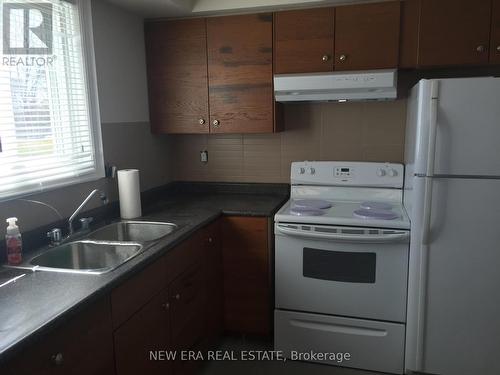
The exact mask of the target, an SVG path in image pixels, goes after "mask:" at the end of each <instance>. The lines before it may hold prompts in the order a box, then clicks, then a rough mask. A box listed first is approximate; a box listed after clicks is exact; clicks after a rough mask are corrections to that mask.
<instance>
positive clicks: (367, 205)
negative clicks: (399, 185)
mask: <svg viewBox="0 0 500 375" xmlns="http://www.w3.org/2000/svg"><path fill="white" fill-rule="evenodd" d="M360 208H361V209H364V210H392V204H390V203H385V202H363V203H361V206H360Z"/></svg>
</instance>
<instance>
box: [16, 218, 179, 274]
mask: <svg viewBox="0 0 500 375" xmlns="http://www.w3.org/2000/svg"><path fill="white" fill-rule="evenodd" d="M176 229H177V225H176V224H172V223H163V222H150V221H119V222H116V223H112V224H109V225H106V226H104V227H102V228H100V229H97V230H96V231H94V232H91V233H89V234H88V235H87V236H85V237H83V238H82V239H80V240H78V241H72V242H68V243H64V244H62V245H59V246H56V247H53V248H49V249H47V250H45V251H43V252H42V253H40V254H39V255H37V256H35V257H34V258H32V259H31V260H29V262H28V264H26V265H23V266H21V267H20V268H29V269H32V270H35V271H52V272H70V273H85V274H102V273H106V272H110V271H112V270H114V269H116V268H117V267H119V266H120V265H122V264H123V263H125V262H127V261H129V260H130V259H132V258H134V257H135V256H137V255H139V254H140V253H141V252H143V251H144V250H145V249H147V248H148V247H150V246H151V245H153V244H154V243H155V242H156V241H158V240H160V239H162V238H164V237H166V236H168V235H169V234H171V233H173V232H174V231H175V230H176Z"/></svg>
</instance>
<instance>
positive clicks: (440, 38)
mask: <svg viewBox="0 0 500 375" xmlns="http://www.w3.org/2000/svg"><path fill="white" fill-rule="evenodd" d="M490 16H491V0H474V1H472V0H439V1H438V0H421V12H420V31H419V52H418V65H419V66H422V67H432V66H443V65H482V64H487V63H488V56H489V52H488V51H489V45H490V43H489V40H490Z"/></svg>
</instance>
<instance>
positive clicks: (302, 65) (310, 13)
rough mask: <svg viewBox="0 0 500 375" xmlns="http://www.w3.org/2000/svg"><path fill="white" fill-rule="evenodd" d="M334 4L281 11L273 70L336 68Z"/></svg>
mask: <svg viewBox="0 0 500 375" xmlns="http://www.w3.org/2000/svg"><path fill="white" fill-rule="evenodd" d="M334 14H335V9H334V8H318V9H306V10H292V11H286V12H278V13H276V14H275V18H274V64H275V65H274V72H275V73H276V74H282V73H305V72H329V71H332V70H333V53H334V50H333V43H334Z"/></svg>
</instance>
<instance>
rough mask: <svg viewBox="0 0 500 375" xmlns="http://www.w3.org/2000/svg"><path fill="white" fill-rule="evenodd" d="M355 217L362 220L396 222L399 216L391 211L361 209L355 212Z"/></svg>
mask: <svg viewBox="0 0 500 375" xmlns="http://www.w3.org/2000/svg"><path fill="white" fill-rule="evenodd" d="M354 216H355V217H359V218H361V219H375V220H394V219H397V218H398V217H399V215H398V214H397V213H395V212H393V211H390V210H366V209H360V210H356V211H354Z"/></svg>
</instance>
